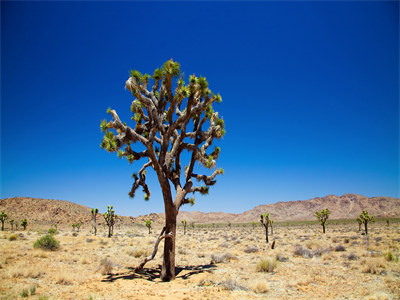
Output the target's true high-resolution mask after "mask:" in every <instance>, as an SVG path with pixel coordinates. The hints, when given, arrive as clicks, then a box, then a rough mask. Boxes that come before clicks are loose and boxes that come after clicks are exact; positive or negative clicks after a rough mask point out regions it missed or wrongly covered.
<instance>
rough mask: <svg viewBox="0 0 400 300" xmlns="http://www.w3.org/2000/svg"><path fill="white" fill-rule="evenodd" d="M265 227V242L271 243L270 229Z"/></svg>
mask: <svg viewBox="0 0 400 300" xmlns="http://www.w3.org/2000/svg"><path fill="white" fill-rule="evenodd" d="M264 227H265V241H266V242H267V243H268V242H269V241H268V227H267V226H265V225H264Z"/></svg>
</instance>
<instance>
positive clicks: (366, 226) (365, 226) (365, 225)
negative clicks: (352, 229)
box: [364, 222, 368, 234]
mask: <svg viewBox="0 0 400 300" xmlns="http://www.w3.org/2000/svg"><path fill="white" fill-rule="evenodd" d="M367 224H368V223H367V222H365V223H364V228H365V234H368V225H367Z"/></svg>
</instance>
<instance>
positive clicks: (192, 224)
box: [190, 222, 195, 230]
mask: <svg viewBox="0 0 400 300" xmlns="http://www.w3.org/2000/svg"><path fill="white" fill-rule="evenodd" d="M194 224H195V223H194V222H190V226H192V229H193V230H194Z"/></svg>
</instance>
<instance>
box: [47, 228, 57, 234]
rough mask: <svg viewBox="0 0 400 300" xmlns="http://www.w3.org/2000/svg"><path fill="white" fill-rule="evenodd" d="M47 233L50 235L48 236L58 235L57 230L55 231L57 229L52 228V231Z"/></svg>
mask: <svg viewBox="0 0 400 300" xmlns="http://www.w3.org/2000/svg"><path fill="white" fill-rule="evenodd" d="M47 233H48V234H57V229H55V228H50V229H49V230H48V231H47Z"/></svg>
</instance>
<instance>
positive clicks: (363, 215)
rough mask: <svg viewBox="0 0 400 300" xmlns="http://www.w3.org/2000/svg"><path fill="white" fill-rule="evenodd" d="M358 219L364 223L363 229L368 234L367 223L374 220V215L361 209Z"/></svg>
mask: <svg viewBox="0 0 400 300" xmlns="http://www.w3.org/2000/svg"><path fill="white" fill-rule="evenodd" d="M359 218H360V220H361V221H362V224H364V229H365V234H368V223H369V222H372V223H374V222H375V216H373V215H369V214H368V211H366V210H363V211H362V213H361V215H360V216H359Z"/></svg>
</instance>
